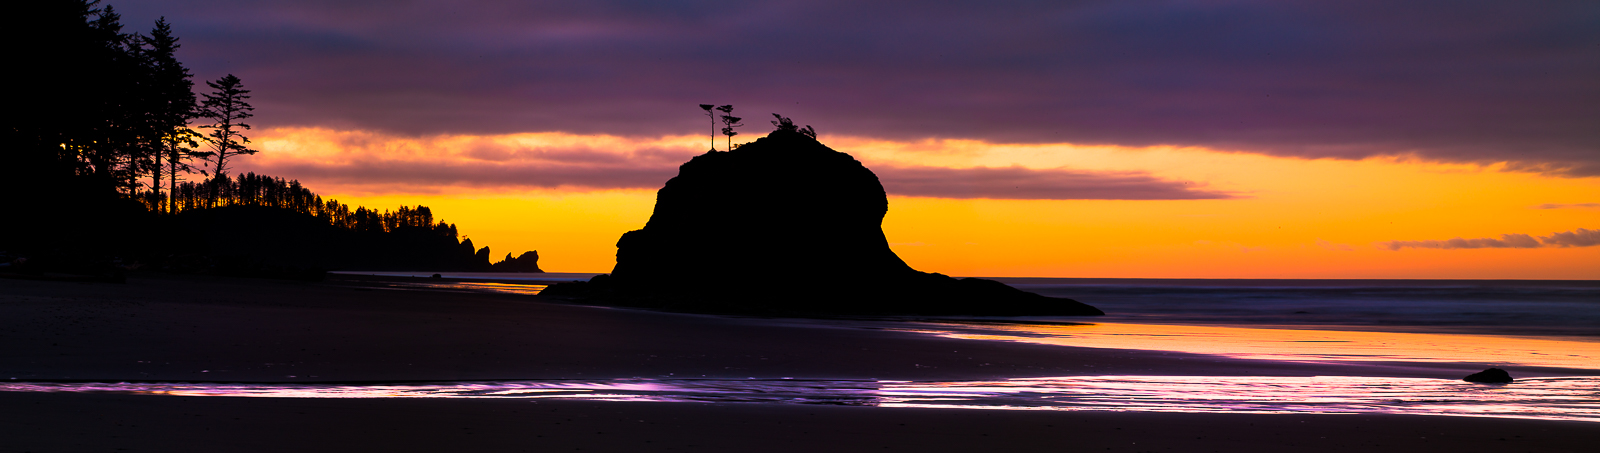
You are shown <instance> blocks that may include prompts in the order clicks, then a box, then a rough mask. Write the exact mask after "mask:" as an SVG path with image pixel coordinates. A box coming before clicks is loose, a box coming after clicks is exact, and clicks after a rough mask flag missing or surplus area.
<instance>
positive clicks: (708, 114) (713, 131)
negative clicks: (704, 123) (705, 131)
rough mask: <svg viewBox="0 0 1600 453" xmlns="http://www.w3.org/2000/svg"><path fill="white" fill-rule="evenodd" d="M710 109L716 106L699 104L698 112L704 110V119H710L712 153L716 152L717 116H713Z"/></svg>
mask: <svg viewBox="0 0 1600 453" xmlns="http://www.w3.org/2000/svg"><path fill="white" fill-rule="evenodd" d="M712 107H716V106H714V105H711V104H700V110H705V111H706V117H707V118H711V150H712V151H716V150H717V115H716V114H714V113H711V108H712Z"/></svg>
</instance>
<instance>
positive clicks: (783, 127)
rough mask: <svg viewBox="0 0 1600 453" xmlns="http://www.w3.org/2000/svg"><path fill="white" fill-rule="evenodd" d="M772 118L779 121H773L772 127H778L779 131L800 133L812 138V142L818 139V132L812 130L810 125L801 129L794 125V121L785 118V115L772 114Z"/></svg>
mask: <svg viewBox="0 0 1600 453" xmlns="http://www.w3.org/2000/svg"><path fill="white" fill-rule="evenodd" d="M772 116H773V117H774V118H777V119H778V120H777V121H773V122H772V125H773V126H775V127H777V128H778V130H780V131H789V132H798V133H800V135H804V136H807V137H811V139H812V140H816V139H817V131H816V130H815V129H812V128H811V125H810V124H807V125H806V127H805V128H804V129H801V128H800V127H798V126H795V125H794V120H790V119H788V118H784V117H783V115H779V114H776V113H774V114H772Z"/></svg>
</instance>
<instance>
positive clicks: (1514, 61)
mask: <svg viewBox="0 0 1600 453" xmlns="http://www.w3.org/2000/svg"><path fill="white" fill-rule="evenodd" d="M116 6H117V7H118V11H119V12H121V13H122V14H123V17H124V22H125V23H126V24H127V25H128V29H129V30H130V31H131V30H144V29H148V28H149V24H150V23H151V22H152V21H154V20H155V18H156V17H158V16H163V15H164V16H166V17H167V19H168V20H169V21H171V22H172V23H173V26H174V28H175V30H176V32H177V34H178V35H179V36H180V37H182V39H183V45H184V47H183V48H182V49H181V50H180V57H181V58H183V60H184V61H185V62H187V63H188V64H189V65H190V66H192V67H193V68H194V71H195V73H196V74H197V75H198V77H199V78H202V79H214V78H217V77H220V76H222V75H223V74H226V73H233V74H236V75H238V76H240V77H242V78H243V80H244V81H245V84H246V87H248V88H250V89H252V90H254V93H253V94H254V96H255V97H254V98H253V99H252V100H253V101H254V102H255V103H256V107H257V110H256V113H257V115H258V116H257V117H256V118H255V120H256V123H257V125H258V126H264V127H283V126H304V127H328V128H340V129H366V130H378V131H385V132H387V133H395V134H402V135H410V136H428V135H436V134H478V135H483V134H490V135H493V134H509V133H520V132H568V133H579V134H609V135H622V136H635V137H654V136H663V135H679V134H689V133H695V132H697V131H702V130H706V129H707V128H708V125H707V124H706V123H704V122H702V120H704V118H703V117H701V116H698V114H699V113H700V112H699V110H698V109H697V108H695V107H694V105H695V104H697V103H701V102H717V103H732V104H735V105H736V106H738V110H739V111H743V112H750V114H749V115H748V116H747V117H752V118H754V117H762V116H765V115H766V114H767V113H768V112H780V113H783V114H785V115H787V116H791V117H794V118H795V119H796V120H797V121H799V122H800V123H801V124H812V125H815V126H816V127H817V129H818V130H819V131H820V132H821V133H822V134H823V135H824V136H826V135H827V134H841V135H849V136H861V137H876V138H881V139H886V140H901V141H910V140H920V139H926V138H960V139H974V140H983V141H987V142H993V143H1078V144H1086V145H1097V144H1110V145H1122V146H1132V147H1143V146H1150V145H1174V146H1197V147H1206V148H1212V149H1223V150H1239V151H1245V152H1253V153H1264V154H1271V155H1279V156H1293V157H1303V158H1340V159H1360V158H1366V157H1371V156H1409V157H1414V158H1417V159H1423V160H1433V161H1448V162H1467V163H1478V164H1494V163H1504V166H1503V167H1502V168H1505V169H1507V170H1510V171H1521V172H1534V173H1542V174H1548V175H1557V176H1570V177H1589V176H1600V152H1597V150H1600V132H1597V129H1596V128H1594V126H1593V125H1594V124H1600V108H1596V106H1600V84H1596V83H1594V74H1596V73H1600V59H1596V58H1595V57H1594V55H1595V51H1594V49H1596V46H1597V45H1600V27H1595V26H1594V24H1595V23H1596V21H1597V20H1600V4H1597V3H1595V2H1592V1H1581V0H1579V1H1530V2H1478V1H1469V2H1461V1H1455V0H1424V1H1411V2H1386V1H1377V0H1366V1H1360V0H1358V1H1348V0H1322V1H1297V2H1281V1H1271V0H1241V1H1230V2H1119V1H1110V0H1086V1H1073V2H1061V1H1042V0H1041V1H1023V2H1007V3H1006V4H1005V5H998V6H997V5H994V4H992V3H989V2H976V1H970V2H969V1H927V2H909V1H885V2H854V1H844V0H819V1H814V2H733V3H729V2H719V1H680V2H643V1H586V2H554V1H533V2H508V1H491V0H457V1H443V0H433V1H415V2H404V3H392V2H369V1H324V0H273V1H265V0H261V1H238V2H211V1H199V0H164V1H163V0H150V1H140V2H122V3H119V4H117V5H116Z"/></svg>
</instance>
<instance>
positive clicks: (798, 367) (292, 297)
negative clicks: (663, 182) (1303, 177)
mask: <svg viewBox="0 0 1600 453" xmlns="http://www.w3.org/2000/svg"><path fill="white" fill-rule="evenodd" d="M1473 371H1477V370H1476V369H1473V366H1471V365H1467V364H1455V363H1432V364H1429V363H1413V364H1381V365H1380V364H1359V363H1358V364H1337V365H1334V364H1303V363H1288V362H1276V361H1266V360H1240V359H1226V358H1220V357H1216V356H1209V355H1200V354H1181V353H1171V352H1159V351H1133V350H1120V349H1096V348H1074V347H1064V346H1053V345H1037V344H1021V343H1011V342H998V341H974V340H960V339H951V338H939V337H934V336H929V335H923V334H917V333H910V332H900V331H890V330H872V329H861V328H843V327H839V326H837V325H832V324H829V323H824V322H814V321H807V320H781V319H759V318H736V317H720V316H706V315H689V314H675V313H658V312H646V311H636V310H619V309H609V308H599V307H583V306H572V305H561V304H550V303H542V302H539V301H538V300H536V299H534V298H531V297H528V296H517V295H505V294H467V293H445V292H425V291H394V290H382V289H372V288H362V287H351V286H341V285H337V284H330V283H306V282H290V281H276V280H255V279H230V278H214V277H194V276H183V277H175V276H161V275H148V276H135V277H133V278H130V279H129V281H128V283H127V284H105V283H70V282H43V281H28V280H0V379H6V380H15V381H33V382H63V381H65V382H74V381H106V382H116V381H130V380H131V381H167V382H171V381H193V382H347V383H353V382H403V381H452V380H509V379H611V378H630V377H646V378H668V377H672V378H685V377H689V378H693V377H705V378H732V379H738V378H751V377H753V378H782V377H802V378H811V379H824V378H826V379H891V380H978V379H1003V378H1018V377H1043V376H1073V375H1108V374H1109V375H1117V374H1138V375H1164V374H1170V375H1198V376H1318V375H1320V376H1337V375H1360V376H1397V377H1427V378H1444V379H1454V378H1459V377H1460V376H1463V375H1465V374H1467V373H1470V372H1473ZM1511 371H1512V373H1513V374H1514V375H1517V376H1519V377H1522V376H1537V375H1561V374H1565V373H1572V372H1573V371H1572V370H1559V369H1534V368H1526V369H1512V370H1511ZM0 401H3V402H0V406H4V407H6V408H7V409H8V410H6V411H3V415H0V438H4V439H7V440H6V441H4V442H0V451H110V450H121V449H126V450H127V451H139V450H145V451H202V450H206V451H214V450H231V451H240V450H261V451H273V450H288V449H294V450H312V451H333V450H348V449H370V450H399V451H407V450H409V451H436V450H507V451H519V450H527V451H544V450H573V449H583V450H589V451H594V450H601V451H639V450H668V449H676V450H696V451H733V450H757V451H801V450H817V449H823V448H827V449H831V450H849V451H867V450H871V451H884V450H886V449H887V450H895V449H911V448H915V449H920V450H935V451H938V450H951V451H961V450H1000V451H1033V450H1038V451H1045V450H1048V451H1063V450H1065V451H1080V450H1081V451H1090V450H1093V451H1212V450H1215V451H1239V450H1247V449H1255V450H1283V449H1289V448H1294V449H1297V450H1306V451H1324V450H1326V451H1333V450H1340V451H1347V450H1350V449H1361V450H1368V451H1417V450H1423V451H1435V450H1440V451H1442V450H1447V449H1448V450H1459V451H1481V450H1483V449H1484V448H1493V449H1495V450H1505V451H1586V450H1587V448H1588V447H1592V446H1593V445H1594V444H1595V442H1596V441H1600V426H1597V425H1596V424H1594V423H1589V422H1560V421H1537V420H1512V419H1495V418H1463V417H1427V416H1397V415H1235V414H1181V413H1164V414H1161V413H1118V412H1059V411H997V410H982V409H915V408H886V407H832V406H812V405H784V404H757V403H724V404H703V403H639V402H594V401H551V400H539V401H528V400H493V399H485V400H440V399H407V400H397V399H298V398H234V397H179V396H151V395H130V394H54V393H25V392H0ZM641 420H642V421H641ZM558 423H559V424H558ZM1501 439H1505V440H1501ZM691 445H692V447H691ZM1501 445H1503V447H1502V446H1501Z"/></svg>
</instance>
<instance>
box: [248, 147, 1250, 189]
mask: <svg viewBox="0 0 1600 453" xmlns="http://www.w3.org/2000/svg"><path fill="white" fill-rule="evenodd" d="M597 154H598V153H597ZM568 157H571V156H568ZM576 157H577V158H566V159H563V158H559V157H558V158H554V159H552V158H549V155H546V158H543V159H540V160H536V161H528V160H520V161H511V162H503V161H493V160H479V161H471V160H430V161H401V160H373V159H359V160H353V161H347V162H340V163H328V162H319V161H315V160H277V161H271V162H268V163H256V164H254V165H251V166H250V168H249V170H250V171H257V172H262V173H265V174H282V175H294V176H295V177H296V178H298V179H300V180H303V181H305V182H307V183H308V184H321V185H351V186H360V187H368V188H381V189H384V190H400V191H415V192H436V191H438V190H439V189H440V188H443V187H448V186H454V187H472V188H488V189H507V188H513V189H568V190H573V189H576V190H610V189H657V188H660V187H661V185H662V184H664V183H666V181H667V180H668V179H671V178H672V177H673V176H676V175H677V171H678V169H677V165H676V163H672V164H662V163H660V162H645V163H634V162H626V161H619V162H596V160H597V159H593V158H590V157H589V156H587V155H578V156H576ZM874 173H876V174H877V175H878V178H879V180H880V181H882V182H883V185H884V187H885V190H886V191H887V192H888V193H889V194H890V195H899V196H912V197H935V198H993V199H1018V200H1197V199H1226V198H1235V195H1234V194H1232V193H1229V192H1222V191H1214V190H1206V189H1203V188H1201V187H1197V186H1202V185H1201V184H1195V183H1193V182H1187V181H1173V180H1165V179H1159V178H1155V177H1152V176H1150V175H1148V174H1145V173H1140V172H1090V171H1078V170H1070V169H1050V170H1034V169H1027V168H1021V167H1009V168H985V167H978V168H941V167H895V166H875V168H874Z"/></svg>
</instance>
